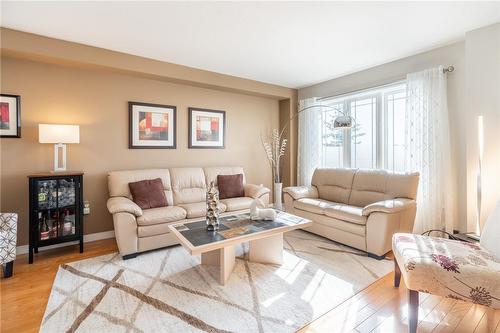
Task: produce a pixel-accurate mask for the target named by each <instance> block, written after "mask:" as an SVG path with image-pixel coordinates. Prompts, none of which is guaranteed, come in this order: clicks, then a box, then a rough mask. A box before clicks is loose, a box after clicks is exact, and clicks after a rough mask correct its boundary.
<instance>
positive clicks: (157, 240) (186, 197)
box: [107, 167, 269, 259]
mask: <svg viewBox="0 0 500 333" xmlns="http://www.w3.org/2000/svg"><path fill="white" fill-rule="evenodd" d="M240 173H241V174H243V175H244V172H243V168H241V167H207V168H169V169H149V170H127V171H113V172H110V173H109V174H108V188H109V196H110V198H109V200H108V203H107V206H108V210H109V212H110V213H111V214H113V223H114V227H115V237H116V242H117V244H118V249H119V250H120V254H121V255H122V256H123V257H124V259H128V258H132V257H135V256H136V255H137V253H139V252H144V251H148V250H152V249H157V248H162V247H165V246H170V245H174V244H177V243H178V241H177V239H176V238H175V237H174V236H173V235H171V234H170V233H169V229H168V225H169V224H172V223H179V222H183V221H188V220H202V219H203V218H204V217H205V214H206V200H205V199H206V189H207V184H210V182H211V181H214V182H215V184H217V176H218V175H234V174H240ZM155 178H160V179H161V181H162V183H163V187H164V190H165V195H166V197H167V203H168V206H167V207H160V208H152V209H144V210H142V209H141V208H140V207H139V206H138V205H136V204H135V203H134V202H133V201H132V195H131V194H130V190H129V186H128V184H129V183H131V182H136V181H140V180H145V179H155ZM243 183H244V189H245V196H244V197H239V198H230V199H223V200H220V209H221V212H222V214H221V216H224V215H231V214H237V213H240V212H246V211H248V209H249V207H250V204H251V202H252V201H253V199H254V198H259V199H260V200H261V201H262V202H263V203H264V204H266V205H267V204H268V203H269V189H268V188H266V187H264V186H262V185H253V184H246V183H245V176H243Z"/></svg>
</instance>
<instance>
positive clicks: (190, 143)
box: [188, 107, 226, 149]
mask: <svg viewBox="0 0 500 333" xmlns="http://www.w3.org/2000/svg"><path fill="white" fill-rule="evenodd" d="M193 112H207V113H216V114H220V115H221V117H222V118H221V119H222V144H220V145H212V146H205V145H203V146H202V145H196V142H193V135H192V131H193V125H195V124H194V123H193ZM188 114H189V119H188V148H189V149H225V148H226V111H222V110H213V109H204V108H196V107H189V108H188Z"/></svg>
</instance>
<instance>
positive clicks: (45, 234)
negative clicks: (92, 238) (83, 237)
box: [36, 178, 76, 241]
mask: <svg viewBox="0 0 500 333" xmlns="http://www.w3.org/2000/svg"><path fill="white" fill-rule="evenodd" d="M36 189H37V207H38V209H37V219H38V221H37V224H38V239H39V240H41V241H43V240H49V239H53V238H58V237H64V236H71V235H75V234H76V218H75V216H76V215H75V214H76V205H75V204H76V186H75V181H74V179H72V178H62V179H58V180H39V181H37V183H36Z"/></svg>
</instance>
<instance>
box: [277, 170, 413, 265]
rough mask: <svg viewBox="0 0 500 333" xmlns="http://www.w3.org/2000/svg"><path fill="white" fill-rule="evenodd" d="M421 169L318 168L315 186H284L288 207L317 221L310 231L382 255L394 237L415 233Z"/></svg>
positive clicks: (377, 256)
mask: <svg viewBox="0 0 500 333" xmlns="http://www.w3.org/2000/svg"><path fill="white" fill-rule="evenodd" d="M418 179H419V174H418V173H411V174H399V173H389V172H387V171H384V170H358V169H316V170H315V172H314V175H313V177H312V182H311V183H312V185H311V186H296V187H287V188H285V189H283V192H284V200H285V208H286V211H287V212H289V213H292V214H296V215H299V216H302V217H305V218H308V219H310V220H312V221H314V224H313V225H312V226H311V227H309V228H307V229H306V230H307V231H310V232H313V233H315V234H318V235H321V236H323V237H326V238H329V239H331V240H334V241H336V242H339V243H343V244H346V245H349V246H351V247H354V248H357V249H360V250H363V251H366V252H368V254H369V255H370V256H372V257H375V258H378V259H380V258H382V257H383V256H384V255H385V254H386V253H387V252H389V251H390V250H391V240H392V235H393V234H394V233H396V232H410V233H411V232H412V230H413V223H414V221H415V214H416V210H417V203H416V201H415V199H416V196H417V187H418Z"/></svg>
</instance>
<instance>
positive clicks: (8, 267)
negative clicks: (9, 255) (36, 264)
mask: <svg viewBox="0 0 500 333" xmlns="http://www.w3.org/2000/svg"><path fill="white" fill-rule="evenodd" d="M13 272H14V261H9V262H8V263H6V264H5V267H4V269H3V277H4V278H9V277H11V276H12V273H13Z"/></svg>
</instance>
